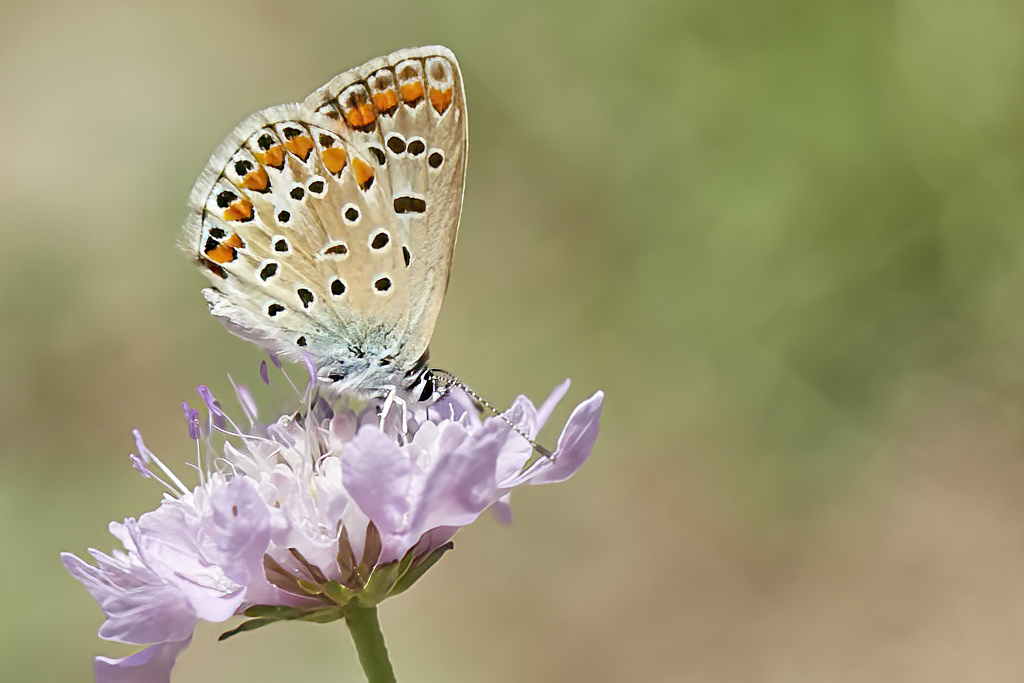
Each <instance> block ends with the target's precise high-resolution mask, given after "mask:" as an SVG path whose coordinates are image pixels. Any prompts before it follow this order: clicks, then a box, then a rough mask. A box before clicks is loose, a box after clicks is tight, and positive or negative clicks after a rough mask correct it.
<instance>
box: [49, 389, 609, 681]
mask: <svg viewBox="0 0 1024 683" xmlns="http://www.w3.org/2000/svg"><path fill="white" fill-rule="evenodd" d="M261 375H265V371H264V370H262V369H261ZM567 389H568V382H565V383H564V384H562V385H561V386H560V387H558V388H557V389H556V390H555V392H554V393H553V394H552V395H551V397H549V398H548V400H547V401H545V403H544V404H543V405H542V406H541V407H540V408H539V409H537V408H535V407H534V405H533V404H532V403H531V402H530V401H529V400H528V399H526V398H525V397H522V396H520V397H519V398H518V399H517V400H516V402H515V403H514V405H513V407H512V409H511V410H510V411H509V412H508V413H507V416H508V418H509V419H510V420H511V421H512V422H514V423H516V424H518V425H520V426H521V427H522V428H523V429H524V431H526V432H527V433H528V434H530V435H531V436H532V435H535V434H536V433H537V431H538V430H539V429H540V427H541V426H543V424H544V422H545V421H547V419H548V418H549V417H550V415H551V412H552V410H553V409H554V407H555V404H556V403H557V402H558V401H559V400H560V399H561V398H562V397H563V396H564V394H565V392H566V390H567ZM236 393H237V396H238V400H239V403H240V404H241V406H242V408H243V411H244V412H245V414H246V416H247V418H248V421H249V424H250V426H249V427H247V428H244V429H243V428H240V427H239V426H238V425H237V424H235V423H234V422H233V421H232V420H231V419H230V418H229V417H228V416H227V414H226V413H225V412H224V411H223V410H222V408H221V407H220V404H219V403H218V402H217V401H216V400H215V399H214V398H213V397H212V396H211V395H210V393H209V391H207V390H206V388H205V387H201V388H200V395H201V396H202V398H203V400H204V402H205V403H206V406H207V409H208V413H209V417H208V419H207V420H205V421H201V420H200V419H199V416H198V413H197V412H196V411H195V410H193V409H191V408H189V407H188V406H185V415H186V420H187V423H188V429H189V434H190V436H191V437H192V438H193V439H196V440H198V441H199V443H200V445H201V451H205V458H206V462H203V463H200V467H199V473H200V474H199V476H200V483H199V485H198V486H195V487H193V488H191V489H189V488H188V487H186V486H185V485H184V484H183V483H182V482H181V481H180V480H179V479H178V478H177V477H176V476H175V475H174V474H173V473H172V472H170V470H168V469H167V468H166V467H165V466H164V465H163V463H162V462H161V461H160V460H159V459H157V458H156V457H155V456H154V455H153V454H152V453H150V452H149V451H148V450H147V449H146V447H145V445H144V444H143V443H142V440H141V438H138V436H137V435H136V436H137V445H138V449H139V454H138V455H134V456H132V462H133V464H134V465H135V467H136V468H137V469H139V471H140V472H141V473H143V474H144V475H145V476H148V477H153V478H156V479H158V480H160V481H161V482H163V483H164V484H165V485H166V486H167V487H168V489H170V491H171V493H170V494H168V495H165V497H164V499H163V501H162V502H161V504H160V506H159V507H158V508H157V509H156V510H154V511H152V512H148V513H146V514H144V515H142V516H141V517H140V518H139V519H138V520H137V521H136V520H134V519H128V520H125V523H124V524H118V523H112V524H111V526H110V530H111V533H113V534H114V536H115V537H116V538H117V539H118V540H119V541H120V542H121V543H122V545H123V546H124V550H123V551H118V550H115V551H114V552H113V555H112V556H111V555H106V554H104V553H101V552H98V551H95V550H90V551H89V552H90V554H91V555H92V557H93V558H94V559H95V561H96V564H95V565H92V564H89V563H87V562H85V561H83V560H81V559H79V558H78V557H76V556H74V555H71V554H67V553H65V554H63V555H62V558H63V561H64V565H65V567H66V568H67V570H68V571H69V572H70V573H71V574H72V575H73V576H74V577H75V578H77V579H78V580H79V581H81V582H82V583H83V584H85V586H86V588H87V589H88V590H89V592H90V593H91V594H92V596H93V597H94V598H95V599H96V601H97V602H98V603H99V605H100V607H101V608H102V609H103V611H104V613H105V614H106V617H107V619H106V621H105V622H104V624H103V625H102V626H101V628H100V633H99V634H100V636H101V637H103V638H106V639H108V640H115V641H119V642H125V643H136V644H147V645H148V647H147V648H145V649H144V650H142V651H140V652H138V653H136V654H134V655H132V656H130V657H126V658H124V659H119V660H112V659H107V658H105V657H97V659H96V663H95V672H96V679H97V681H100V682H101V683H110V682H121V681H132V682H133V683H139V682H143V683H146V682H150V681H152V682H157V681H159V682H163V683H166V682H167V681H169V679H170V672H171V669H172V667H173V666H174V661H175V659H176V658H177V656H178V655H179V654H180V653H181V652H182V651H183V650H184V649H185V647H187V645H188V643H189V641H190V640H191V637H192V632H193V629H194V627H195V626H196V624H197V623H198V622H199V621H200V620H204V621H211V622H222V621H225V620H227V619H228V618H230V617H232V616H234V615H238V614H245V615H247V616H249V617H252V619H250V620H249V621H246V622H243V623H242V625H241V626H239V627H238V628H236V629H233V630H232V631H229V632H227V633H226V634H224V636H222V637H226V636H228V635H231V634H233V633H237V632H239V631H244V630H251V629H253V628H257V627H260V626H263V625H266V624H269V623H272V622H273V621H278V620H282V619H301V620H306V621H316V622H325V621H332V620H335V619H339V618H342V617H344V616H345V615H346V612H347V611H348V610H350V609H352V608H354V607H360V608H371V607H373V606H374V605H376V604H377V603H378V602H380V601H381V600H383V599H384V598H386V597H388V596H390V595H396V594H398V593H400V592H402V591H404V590H406V589H407V588H408V587H409V586H411V585H412V583H413V582H414V581H416V580H417V579H418V578H419V577H420V576H422V574H423V572H425V571H426V570H427V569H428V568H429V567H430V566H431V565H432V564H433V563H434V562H436V561H437V560H438V559H440V557H441V555H443V554H444V552H446V551H447V550H448V549H450V548H451V543H450V539H451V537H452V536H453V535H454V534H455V532H456V531H458V529H459V528H461V527H463V526H465V525H467V524H469V523H470V522H472V521H473V520H474V519H476V518H477V517H478V516H479V515H480V513H482V512H483V511H484V510H486V509H488V508H492V509H493V510H494V512H495V514H496V515H497V516H498V518H499V519H502V520H504V521H508V520H509V519H510V508H509V506H508V498H509V494H510V493H511V491H512V490H513V489H514V488H515V487H517V486H521V485H525V484H545V483H552V482H557V481H562V480H564V479H566V478H568V477H570V476H571V475H572V474H573V473H574V472H576V470H577V469H579V467H580V466H581V465H582V464H583V463H584V462H585V461H586V459H587V457H588V456H589V455H590V451H591V449H592V448H593V446H594V442H595V440H596V438H597V431H598V422H599V418H600V412H601V403H602V400H603V395H602V394H601V393H600V392H598V393H597V394H595V395H594V396H593V397H591V398H590V399H588V400H587V401H584V402H583V403H582V404H580V405H579V406H577V407H576V409H575V410H574V411H573V413H572V415H571V416H570V418H569V421H568V423H567V424H566V426H565V428H564V429H563V430H562V434H561V436H560V437H559V440H558V447H557V449H556V457H555V458H554V459H547V458H543V457H537V456H535V455H533V451H532V447H531V445H530V444H529V443H528V442H527V441H526V440H525V439H524V438H523V437H522V436H521V435H519V434H517V433H516V432H514V431H513V430H512V429H510V428H509V426H508V425H507V424H505V423H504V422H503V421H502V420H500V419H495V418H488V419H486V420H481V419H480V418H479V416H478V414H477V413H476V411H475V410H474V409H473V408H472V404H471V403H469V401H468V399H467V398H466V397H465V395H463V394H461V393H458V392H453V393H452V394H451V395H450V396H449V397H448V398H446V399H444V400H442V401H440V402H438V403H435V404H433V405H431V406H430V407H429V408H426V409H420V410H418V411H416V412H415V414H414V415H413V424H412V426H411V428H410V429H409V430H408V432H407V434H403V435H399V434H397V433H396V432H395V430H393V429H388V430H386V431H382V430H381V428H380V425H379V419H378V417H377V414H376V405H370V406H368V407H367V409H366V410H364V411H363V412H362V413H361V414H356V413H355V412H353V411H352V410H350V409H348V408H347V407H344V406H343V405H332V404H331V403H330V402H328V401H327V400H325V399H324V398H322V397H316V396H315V395H314V394H313V392H312V390H307V392H306V396H305V399H304V406H305V407H304V408H303V410H302V411H301V412H300V413H298V414H295V415H291V416H284V417H281V418H280V419H278V420H277V421H276V422H273V423H270V424H261V423H260V422H258V421H257V418H256V412H257V409H256V404H255V401H253V399H252V396H251V395H250V394H249V392H248V391H246V390H245V389H244V387H237V388H236ZM220 435H224V436H225V437H226V438H225V439H224V441H223V445H222V446H215V444H219V440H218V438H217V437H219V436H220ZM215 447H216V448H217V451H215V450H214V448H215Z"/></svg>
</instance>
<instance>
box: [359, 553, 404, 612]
mask: <svg viewBox="0 0 1024 683" xmlns="http://www.w3.org/2000/svg"><path fill="white" fill-rule="evenodd" d="M400 568H401V563H400V562H388V563H387V564H379V565H377V566H376V567H374V568H373V571H372V572H371V573H370V578H369V580H368V581H367V582H366V586H365V587H364V588H363V590H361V591H359V593H357V594H356V597H357V599H358V600H359V605H360V606H361V607H366V608H369V607H373V606H374V605H376V604H378V603H380V602H381V601H382V600H384V598H386V597H388V594H390V593H391V589H392V588H393V587H394V585H395V581H397V580H398V577H399V573H398V572H399V569H400Z"/></svg>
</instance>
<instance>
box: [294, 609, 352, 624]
mask: <svg viewBox="0 0 1024 683" xmlns="http://www.w3.org/2000/svg"><path fill="white" fill-rule="evenodd" d="M349 611H350V610H349V608H347V607H321V608H320V609H315V610H313V611H312V612H306V613H305V614H303V615H302V616H301V617H299V621H311V622H313V623H314V624H328V623H330V622H332V621H337V620H338V619H343V618H344V617H345V615H347V614H348V613H349Z"/></svg>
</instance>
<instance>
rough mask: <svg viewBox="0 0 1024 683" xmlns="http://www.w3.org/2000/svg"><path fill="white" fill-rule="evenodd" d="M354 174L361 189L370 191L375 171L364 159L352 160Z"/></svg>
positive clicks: (354, 158)
mask: <svg viewBox="0 0 1024 683" xmlns="http://www.w3.org/2000/svg"><path fill="white" fill-rule="evenodd" d="M352 174H353V175H354V176H355V178H356V182H357V183H358V184H359V187H361V188H363V189H364V190H365V189H368V188H369V187H370V184H371V183H372V182H373V169H372V168H371V167H370V165H369V164H367V163H366V162H364V161H363V160H362V159H358V158H356V157H353V158H352Z"/></svg>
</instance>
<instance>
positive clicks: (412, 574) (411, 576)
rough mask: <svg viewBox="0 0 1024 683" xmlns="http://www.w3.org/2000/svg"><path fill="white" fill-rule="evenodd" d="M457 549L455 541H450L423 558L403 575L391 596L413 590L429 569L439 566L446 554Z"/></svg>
mask: <svg viewBox="0 0 1024 683" xmlns="http://www.w3.org/2000/svg"><path fill="white" fill-rule="evenodd" d="M454 547H455V543H454V542H453V541H448V542H447V543H445V544H444V545H442V546H441V547H439V548H435V549H434V550H433V552H431V553H430V554H429V555H427V556H426V557H424V558H423V560H421V561H420V562H419V563H418V564H416V565H415V566H413V567H411V568H410V569H409V571H407V572H405V573H403V574H402V576H401V578H399V579H398V581H396V582H395V585H394V587H393V588H392V589H391V595H398V594H399V593H402V592H404V591H407V590H409V589H410V588H412V585H413V584H414V583H416V581H418V580H419V578H420V577H421V576H423V575H424V574H425V573H426V572H427V570H428V569H430V568H431V567H433V566H434V565H435V564H437V561H438V560H440V559H441V556H443V555H444V554H445V553H446V552H448V551H449V550H451V549H452V548H454Z"/></svg>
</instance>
